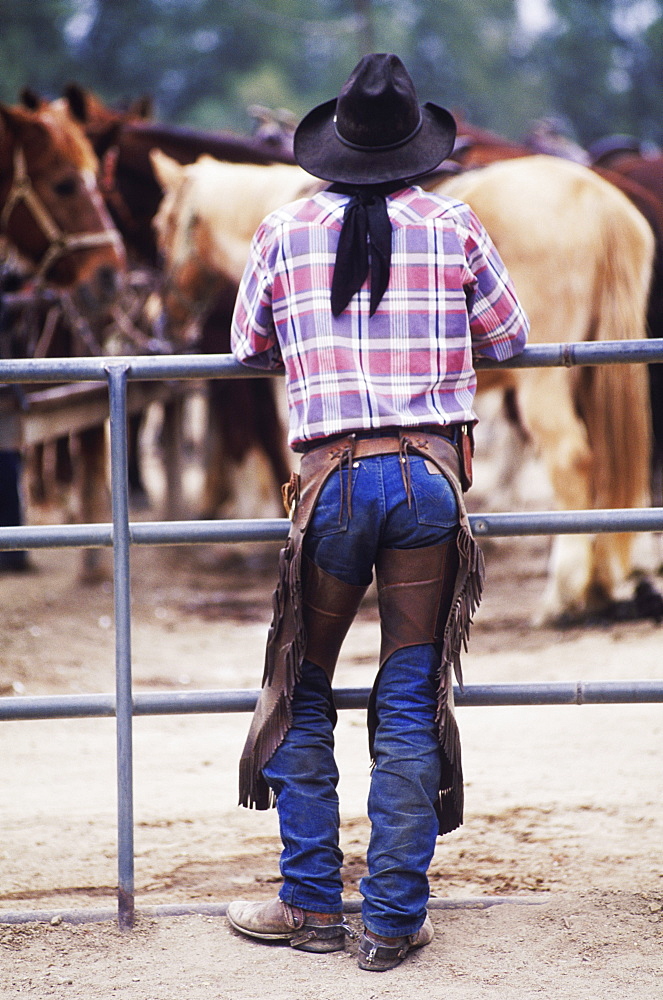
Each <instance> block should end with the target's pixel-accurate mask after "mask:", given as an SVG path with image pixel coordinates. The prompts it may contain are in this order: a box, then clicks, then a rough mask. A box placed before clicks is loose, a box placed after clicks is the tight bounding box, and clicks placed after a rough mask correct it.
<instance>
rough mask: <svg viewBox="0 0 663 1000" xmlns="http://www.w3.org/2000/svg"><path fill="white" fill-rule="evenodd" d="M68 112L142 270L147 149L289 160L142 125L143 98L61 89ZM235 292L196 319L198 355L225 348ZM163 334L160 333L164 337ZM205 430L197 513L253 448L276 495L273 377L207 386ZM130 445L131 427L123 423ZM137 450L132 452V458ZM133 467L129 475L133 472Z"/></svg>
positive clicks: (248, 143)
mask: <svg viewBox="0 0 663 1000" xmlns="http://www.w3.org/2000/svg"><path fill="white" fill-rule="evenodd" d="M65 100H66V101H67V103H68V105H69V107H70V110H71V112H72V114H74V115H75V117H76V118H77V120H78V121H80V122H81V124H82V125H83V127H84V129H85V131H86V134H87V135H88V136H89V138H90V140H91V142H92V143H93V145H94V147H95V149H96V151H97V153H98V155H99V156H100V159H101V163H102V171H101V186H102V190H103V191H104V196H105V198H106V200H107V204H108V208H109V210H110V212H111V215H112V216H113V219H114V220H115V222H116V224H117V226H118V229H119V230H120V232H121V233H122V236H123V239H124V241H125V244H126V246H127V250H128V253H129V255H130V259H131V260H132V263H133V264H134V265H137V266H139V267H142V268H147V269H148V270H151V269H154V271H155V273H159V274H160V272H157V270H156V269H157V268H158V266H159V253H158V250H157V246H156V240H155V233H154V229H153V227H152V220H153V217H154V215H155V213H156V211H157V208H158V206H159V204H160V202H161V199H162V196H163V191H162V188H161V185H160V183H159V181H158V179H157V178H156V176H155V173H154V169H153V166H152V161H151V158H150V151H151V150H152V149H159V150H162V151H163V152H165V153H166V154H167V155H169V156H170V157H171V158H172V159H173V160H174V161H176V162H178V163H191V162H193V161H194V160H195V159H196V158H197V157H198V156H200V155H202V154H209V155H212V156H216V157H221V158H223V159H225V160H229V161H232V162H236V163H255V164H267V163H273V162H286V163H293V162H294V161H293V158H292V154H291V152H290V151H289V150H288V148H287V147H285V146H283V144H281V143H279V144H277V145H275V144H274V142H273V141H269V140H265V139H264V138H263V139H261V138H259V137H258V136H253V137H244V136H237V135H234V134H232V133H228V132H217V131H204V130H195V129H188V128H181V127H176V126H169V125H163V124H160V123H158V122H151V121H146V120H145V115H146V113H147V112H148V111H149V106H148V102H146V101H145V99H143V100H141V101H139V102H135V103H134V104H133V105H132V106H131V107H130V108H129V109H127V110H126V111H116V110H113V109H110V108H108V107H107V106H105V105H103V104H102V103H101V102H100V101H99V99H98V98H96V97H95V96H94V95H93V94H91V93H90V92H89V91H86V90H84V89H83V88H81V87H79V86H77V85H71V86H70V87H68V88H67V90H66V92H65ZM235 293H236V287H235V286H234V285H233V284H232V283H230V284H225V285H224V284H223V283H221V284H220V285H219V287H218V294H217V296H216V298H215V299H214V301H213V302H210V304H209V309H208V311H207V313H206V314H205V315H204V316H202V317H201V323H200V338H199V340H198V341H197V343H196V345H195V346H196V349H197V350H200V351H202V352H203V353H217V352H221V353H226V352H227V351H229V349H230V318H231V315H232V310H233V306H234V301H235ZM164 333H165V331H162V334H164ZM206 392H207V414H208V417H207V419H208V426H207V430H206V445H207V447H208V449H209V452H210V458H209V461H207V462H206V479H205V486H204V499H203V504H202V509H201V513H202V515H203V516H214V513H215V511H216V510H217V509H218V508H219V506H220V505H221V503H222V502H223V501H224V499H227V494H228V491H229V489H230V486H229V484H228V483H227V482H226V480H225V479H224V475H223V469H224V456H225V457H227V458H228V459H229V460H230V461H231V462H232V463H233V464H241V463H242V461H243V460H244V459H245V458H246V457H247V455H248V454H249V453H250V452H251V451H253V450H255V449H257V451H258V452H259V453H262V454H263V455H264V456H265V458H266V460H267V463H268V465H269V467H271V469H272V470H273V477H274V487H273V490H274V492H275V493H276V492H277V490H278V488H279V487H280V484H281V483H282V482H283V481H284V480H283V476H285V477H286V478H287V477H288V475H289V469H290V462H289V457H288V455H287V452H286V450H285V449H284V446H283V443H282V441H281V439H280V437H279V435H278V432H277V428H278V427H279V417H278V412H277V401H276V386H275V385H274V383H273V382H272V380H266V379H248V380H247V379H242V380H232V381H230V382H229V381H224V382H219V381H218V380H212V381H210V382H209V383H208V384H207V386H206ZM130 432H132V438H133V439H134V440H135V439H136V438H137V434H138V422H137V421H134V422H132V423H130ZM137 453H138V449H137V447H134V448H133V454H134V455H136V454H137ZM132 470H133V475H132ZM129 471H130V485H131V484H132V483H133V485H134V489H137V488H139V486H140V479H139V470H138V468H137V466H136V464H135V463H132V464H131V465H130V470H129Z"/></svg>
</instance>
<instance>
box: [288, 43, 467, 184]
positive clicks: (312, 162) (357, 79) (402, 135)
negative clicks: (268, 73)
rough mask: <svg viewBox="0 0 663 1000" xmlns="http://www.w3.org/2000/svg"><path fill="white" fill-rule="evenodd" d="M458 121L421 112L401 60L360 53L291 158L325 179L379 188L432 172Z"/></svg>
mask: <svg viewBox="0 0 663 1000" xmlns="http://www.w3.org/2000/svg"><path fill="white" fill-rule="evenodd" d="M455 138H456V123H455V121H454V119H453V116H452V115H451V114H450V113H449V112H448V111H446V110H445V109H444V108H440V107H438V105H437V104H431V103H430V102H428V103H426V104H424V105H422V106H421V107H420V105H419V101H418V98H417V93H416V91H415V89H414V84H413V82H412V79H411V77H410V75H409V73H408V71H407V70H406V68H405V66H404V65H403V63H402V62H401V60H400V59H399V58H398V56H395V55H391V54H389V53H374V54H372V55H367V56H364V57H363V59H361V61H360V62H359V63H358V64H357V66H356V67H355V69H354V70H353V71H352V73H351V74H350V77H349V79H348V81H347V83H346V84H345V86H344V87H343V89H342V90H341V93H340V95H339V97H338V99H336V98H335V99H334V100H332V101H325V103H324V104H319V105H318V106H317V107H315V108H313V110H312V111H309V113H308V114H307V115H306V116H305V117H304V118H303V119H302V121H301V122H300V124H299V126H298V128H297V130H296V132H295V137H294V151H295V159H296V160H297V162H298V163H299V165H300V166H301V167H303V168H304V170H307V171H308V172H309V173H310V174H313V175H314V176H315V177H321V178H322V179H323V180H326V181H337V182H340V183H345V184H384V183H387V182H390V181H396V180H401V179H405V178H412V177H420V176H422V175H423V174H427V173H429V172H430V171H431V170H434V169H435V167H437V166H438V164H440V163H441V162H442V160H444V159H445V158H446V157H447V156H448V155H449V153H450V152H451V150H452V149H453V145H454V140H455Z"/></svg>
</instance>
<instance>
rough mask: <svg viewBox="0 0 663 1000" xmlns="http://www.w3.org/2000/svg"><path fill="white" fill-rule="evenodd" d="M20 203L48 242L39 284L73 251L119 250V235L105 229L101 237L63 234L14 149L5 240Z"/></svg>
mask: <svg viewBox="0 0 663 1000" xmlns="http://www.w3.org/2000/svg"><path fill="white" fill-rule="evenodd" d="M21 202H23V204H24V205H25V206H26V208H28V209H29V211H30V212H31V214H32V218H33V219H34V221H35V222H36V223H37V225H38V226H39V228H40V229H41V232H42V234H43V235H44V236H45V237H46V239H47V240H48V247H47V249H46V253H45V254H44V256H43V257H42V259H41V261H40V262H39V265H38V267H37V271H36V274H35V277H36V279H37V280H38V281H41V280H43V279H44V278H45V276H46V274H47V273H48V271H49V270H50V269H51V267H52V266H53V265H54V264H55V263H56V262H57V261H59V260H60V258H62V257H64V256H66V255H67V254H69V253H73V252H74V251H76V250H89V249H90V248H92V247H99V246H105V245H107V244H114V245H115V246H116V247H117V248H118V250H122V240H121V238H120V234H119V233H118V232H116V231H115V230H112V229H105V230H103V232H100V233H69V234H67V233H64V232H63V231H62V230H61V229H60V227H59V226H58V224H57V223H56V222H55V220H54V219H53V216H52V215H51V214H50V212H49V211H48V209H47V208H46V206H45V205H44V203H43V202H42V201H41V199H40V198H39V196H38V194H37V192H36V191H35V189H34V187H33V185H32V181H31V180H30V175H29V174H28V170H27V165H26V162H25V154H24V152H23V149H22V147H21V146H16V147H15V148H14V178H13V181H12V186H11V189H10V191H9V194H8V196H7V201H6V202H5V205H4V208H3V210H2V214H1V215H0V232H2V233H5V235H6V236H9V219H10V217H11V214H12V212H13V211H14V209H15V208H16V206H17V205H19V204H20V203H21Z"/></svg>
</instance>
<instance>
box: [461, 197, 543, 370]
mask: <svg viewBox="0 0 663 1000" xmlns="http://www.w3.org/2000/svg"><path fill="white" fill-rule="evenodd" d="M465 255H466V260H467V263H468V267H469V270H470V272H471V278H470V282H469V284H468V285H467V286H466V296H467V309H468V315H469V321H470V332H471V335H472V353H473V355H474V357H475V358H492V359H493V360H494V361H506V360H507V359H508V358H512V357H513V356H514V355H515V354H520V352H521V351H522V349H523V347H524V346H525V344H526V343H527V337H528V334H529V320H528V318H527V316H526V315H525V312H524V310H523V307H522V305H521V304H520V302H519V300H518V296H517V294H516V290H515V288H514V287H513V284H512V282H511V278H510V277H509V273H508V271H507V269H506V266H505V264H504V261H503V260H502V258H501V257H500V255H499V253H498V251H497V248H496V247H495V245H494V243H493V241H492V240H491V238H490V236H489V235H488V233H487V232H486V230H485V229H484V227H483V225H482V224H481V222H480V221H479V219H478V218H477V217H476V215H475V214H474V212H472V211H471V210H470V215H469V226H468V230H467V237H466V241H465Z"/></svg>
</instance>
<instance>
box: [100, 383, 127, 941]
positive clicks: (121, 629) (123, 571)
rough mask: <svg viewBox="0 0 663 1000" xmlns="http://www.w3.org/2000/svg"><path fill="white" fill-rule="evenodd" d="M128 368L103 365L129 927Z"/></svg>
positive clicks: (123, 893)
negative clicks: (107, 409)
mask: <svg viewBox="0 0 663 1000" xmlns="http://www.w3.org/2000/svg"><path fill="white" fill-rule="evenodd" d="M128 371H129V366H128V364H119V363H118V364H110V365H107V366H106V372H107V374H108V388H109V396H110V402H109V406H110V436H111V492H112V499H113V567H114V573H113V586H114V596H115V722H116V734H117V837H118V854H117V859H118V888H117V903H118V923H119V926H120V928H121V929H123V930H124V929H128V928H131V927H133V923H134V818H133V740H132V723H133V704H132V701H133V699H132V686H131V578H130V559H129V549H130V530H129V499H128V492H129V488H128V482H129V475H128V457H127V373H128Z"/></svg>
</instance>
